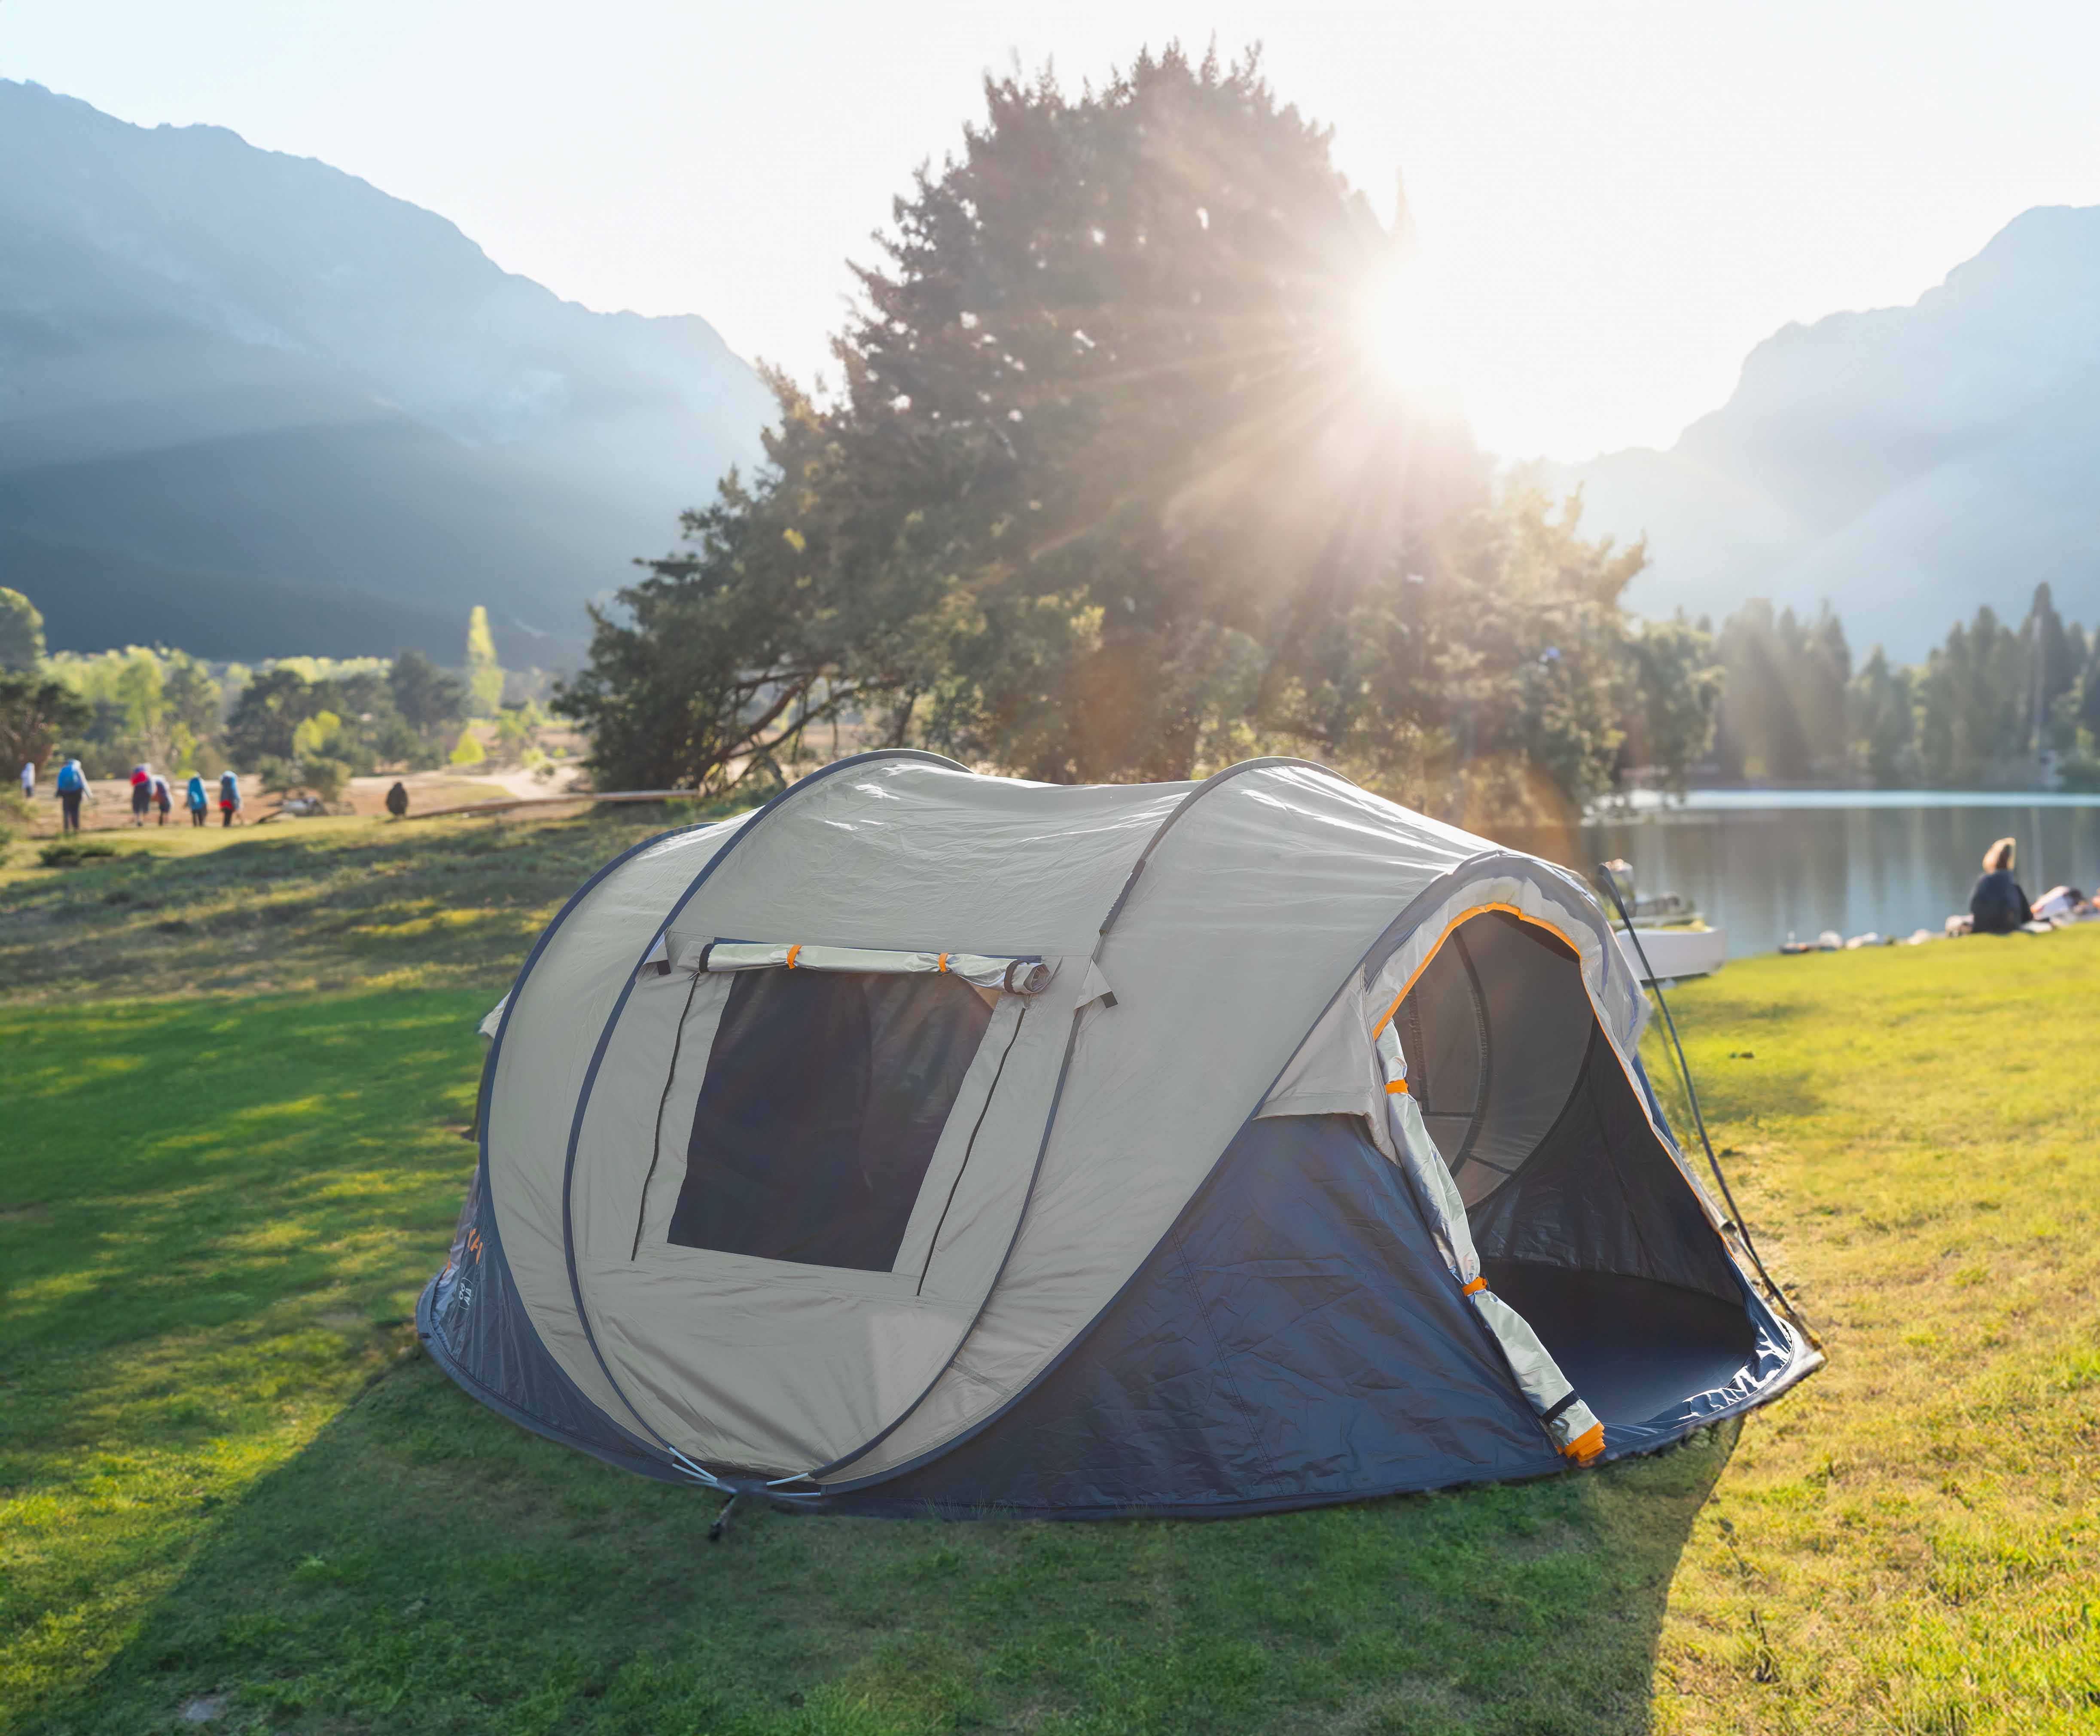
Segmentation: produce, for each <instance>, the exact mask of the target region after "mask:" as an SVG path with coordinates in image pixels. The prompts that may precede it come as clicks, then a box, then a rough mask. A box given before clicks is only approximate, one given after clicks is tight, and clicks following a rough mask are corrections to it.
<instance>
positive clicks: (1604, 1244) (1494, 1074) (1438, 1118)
mask: <svg viewBox="0 0 2100 1736" xmlns="http://www.w3.org/2000/svg"><path fill="white" fill-rule="evenodd" d="M1393 1025H1394V1028H1395V1030H1396V1032H1397V1033H1398V1036H1399V1037H1400V1041H1401V1049H1402V1052H1403V1054H1405V1058H1406V1067H1407V1086H1408V1089H1409V1091H1410V1093H1411V1094H1412V1095H1413V1097H1414V1101H1415V1103H1416V1105H1417V1107H1418V1108H1419V1109H1420V1111H1421V1113H1422V1117H1423V1124H1424V1126H1425V1127H1426V1128H1427V1130H1428V1131H1429V1133H1430V1135H1431V1137H1432V1140H1433V1141H1434V1142H1435V1144H1436V1148H1437V1150H1438V1152H1439V1153H1440V1155H1442V1156H1443V1158H1444V1160H1445V1164H1446V1166H1447V1167H1448V1168H1449V1170H1450V1172H1451V1176H1452V1179H1453V1181H1454V1183H1455V1184H1456V1186H1457V1188H1458V1194H1459V1196H1460V1198H1461V1199H1462V1201H1463V1203H1464V1206H1465V1210H1466V1216H1467V1223H1468V1226H1469V1227H1470V1230H1471V1235H1472V1239H1473V1243H1474V1246H1475V1248H1476V1249H1477V1251H1478V1252H1479V1256H1480V1262H1481V1269H1482V1271H1483V1273H1484V1274H1485V1275H1486V1277H1487V1278H1488V1279H1489V1283H1490V1284H1491V1285H1492V1287H1493V1292H1494V1293H1495V1294H1497V1295H1498V1296H1501V1297H1502V1298H1503V1299H1504V1300H1505V1301H1507V1302H1508V1303H1509V1304H1510V1305H1511V1306H1512V1307H1514V1308H1515V1309H1516V1310H1518V1312H1519V1313H1520V1314H1522V1315H1523V1317H1524V1319H1526V1320H1528V1321H1529V1322H1530V1323H1531V1324H1532V1326H1533V1329H1534V1330H1535V1331H1536V1332H1537V1335H1538V1336H1539V1338H1540V1340H1541V1341H1542V1342H1543V1343H1544V1345H1545V1346H1546V1349H1547V1350H1548V1351H1549V1352H1550V1353H1551V1354H1552V1356H1553V1358H1554V1360H1555V1362H1556V1363H1559V1364H1560V1368H1561V1370H1562V1372H1564V1374H1565V1375H1566V1376H1567V1377H1568V1380H1570V1381H1572V1382H1573V1384H1574V1385H1575V1386H1576V1388H1577V1390H1578V1391H1579V1392H1580V1393H1581V1394H1582V1398H1583V1399H1584V1401H1585V1402H1586V1403H1587V1404H1588V1405H1589V1406H1590V1408H1591V1409H1592V1410H1593V1411H1595V1413H1596V1414H1597V1416H1599V1418H1600V1419H1601V1420H1603V1421H1604V1423H1605V1424H1606V1425H1621V1426H1626V1425H1643V1424H1648V1423H1651V1422H1652V1421H1655V1420H1657V1419H1658V1418H1661V1417H1662V1416H1665V1415H1666V1414H1668V1413H1671V1412H1673V1411H1677V1410H1679V1409H1680V1408H1681V1407H1682V1406H1683V1404H1684V1403H1685V1402H1686V1401H1687V1399H1690V1398H1695V1397H1696V1395H1697V1394H1702V1393H1705V1392H1708V1391H1710V1390H1713V1389H1718V1388H1721V1387H1723V1386H1726V1385H1727V1384H1728V1383H1729V1382H1730V1381H1731V1380H1733V1379H1734V1378H1735V1377H1736V1376H1737V1375H1738V1373H1739V1372H1740V1371H1741V1370H1742V1369H1743V1368H1744V1367H1745V1364H1747V1363H1751V1362H1752V1361H1754V1358H1755V1356H1756V1354H1757V1349H1758V1332H1757V1329H1756V1326H1755V1324H1754V1321H1753V1319H1752V1318H1751V1315H1750V1314H1749V1311H1748V1307H1747V1303H1748V1300H1749V1297H1748V1292H1747V1290H1746V1288H1745V1285H1744V1283H1743V1282H1742V1280H1741V1279H1740V1276H1739V1275H1738V1274H1737V1272H1736V1267H1735V1265H1734V1262H1733V1261H1732V1260H1731V1259H1730V1258H1729V1257H1728V1254H1727V1250H1726V1249H1725V1248H1724V1247H1723V1244H1722V1242H1721V1239H1720V1237H1719V1236H1718V1234H1717V1233H1716V1232H1715V1230H1714V1227H1713V1226H1712V1224H1711V1222H1710V1220H1709V1219H1708V1218H1707V1217H1706V1214H1705V1211H1704V1209H1703V1208H1702V1207H1701V1203H1700V1201H1699V1200H1698V1199H1697V1198H1696V1195H1695V1194H1694V1193H1693V1191H1692V1186H1691V1185H1690V1184H1689V1183H1688V1182H1687V1181H1686V1180H1685V1178H1684V1176H1683V1173H1682V1171H1681V1170H1680V1169H1679V1168H1678V1165H1677V1164H1676V1161H1675V1160H1674V1158H1673V1157H1672V1155H1670V1152H1669V1151H1667V1150H1665V1147H1664V1146H1663V1145H1662V1142H1661V1139H1660V1137H1658V1136H1657V1133H1656V1130H1655V1128H1654V1126H1653V1125H1652V1123H1651V1122H1650V1121H1649V1120H1648V1115H1647V1112H1646V1110H1645V1107H1644V1106H1643V1102H1642V1100H1641V1098H1640V1097H1639V1094H1638V1092H1637V1090H1636V1088H1635V1084H1634V1083H1633V1081H1632V1080H1630V1078H1629V1076H1628V1074H1627V1070H1626V1067H1625V1066H1624V1065H1623V1064H1622V1063H1621V1061H1620V1059H1619V1057H1618V1055H1617V1052H1616V1051H1615V1050H1614V1049H1613V1048H1612V1044H1611V1042H1610V1040H1609V1039H1608V1037H1607V1036H1605V1034H1604V1031H1603V1030H1602V1029H1601V1028H1600V1027H1599V1025H1598V1023H1597V1019H1596V1015H1595V1010H1594V1009H1593V1008H1592V1007H1591V1005H1590V999H1589V996H1588V995H1587V993H1586V991H1585V989H1584V987H1583V982H1582V970H1581V965H1580V964H1579V962H1578V961H1577V956H1576V954H1575V952H1574V951H1573V948H1570V947H1569V946H1568V944H1567V943H1565V942H1564V941H1563V940H1562V939H1560V937H1559V936H1558V935H1557V934H1555V933H1554V932H1553V931H1552V930H1550V929H1547V928H1546V927H1543V926H1542V925H1540V924H1538V923H1537V922H1529V921H1521V920H1520V919H1518V918H1517V917H1515V916H1513V915H1511V914H1508V913H1506V912H1500V911H1484V912H1480V913H1479V914H1477V915H1476V916H1474V917H1469V918H1467V919H1466V920H1465V921H1462V922H1461V923H1459V924H1458V925H1457V926H1455V927H1454V928H1453V929H1452V930H1451V931H1450V933H1449V934H1448V935H1447V936H1446V937H1445V939H1444V941H1443V943H1442V944H1441V945H1440V947H1439V948H1437V950H1436V952H1434V953H1432V955H1431V956H1430V957H1429V959H1428V960H1427V962H1426V963H1425V964H1424V965H1423V966H1422V967H1421V969H1420V970H1419V971H1418V974H1417V976H1416V978H1415V980H1414V983H1413V984H1412V985H1411V986H1410V988H1409V990H1408V992H1407V994H1406V996H1405V998H1404V999H1403V1000H1402V1001H1401V1004H1400V1005H1399V1007H1398V1008H1397V1009H1396V1012H1395V1014H1394V1015H1393Z"/></svg>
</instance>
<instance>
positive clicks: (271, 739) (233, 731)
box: [226, 668, 322, 766]
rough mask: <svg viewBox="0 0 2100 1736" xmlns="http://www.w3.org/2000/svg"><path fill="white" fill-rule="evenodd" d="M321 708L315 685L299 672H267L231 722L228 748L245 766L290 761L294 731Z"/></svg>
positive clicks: (248, 690)
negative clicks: (276, 760)
mask: <svg viewBox="0 0 2100 1736" xmlns="http://www.w3.org/2000/svg"><path fill="white" fill-rule="evenodd" d="M320 709H322V707H321V703H320V696H319V695H317V694H316V693H315V691H314V686H313V683H312V682H309V681H308V680H307V678H306V677H305V676H303V675H302V674H299V672H298V670H297V669H282V668H279V669H265V670H264V671H263V672H262V674H259V675H258V676H256V677H255V678H254V680H253V681H251V682H249V683H248V685H247V687H245V689H244V690H243V691H242V692H241V695H240V700H239V702H238V703H237V704H236V705H235V706H234V708H233V715H232V717H230V718H227V723H226V742H227V748H228V749H229V750H230V751H231V752H232V754H233V756H234V758H235V759H236V761H237V762H239V763H240V764H243V765H251V766H252V765H256V764H258V763H259V762H261V761H262V760H263V759H265V758H271V759H286V760H288V759H289V758H292V757H293V746H292V735H293V731H294V730H296V729H297V728H298V726H299V725H300V724H301V723H302V722H305V721H306V720H307V718H310V717H311V716H312V715H313V714H314V713H315V712H316V711H319V710H320Z"/></svg>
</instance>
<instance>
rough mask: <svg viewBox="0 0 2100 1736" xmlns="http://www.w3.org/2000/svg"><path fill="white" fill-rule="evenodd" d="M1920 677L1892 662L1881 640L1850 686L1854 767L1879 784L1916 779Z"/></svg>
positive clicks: (1890, 786)
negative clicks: (1916, 677) (1897, 666)
mask: <svg viewBox="0 0 2100 1736" xmlns="http://www.w3.org/2000/svg"><path fill="white" fill-rule="evenodd" d="M1916 690H1917V683H1916V682H1915V680H1914V678H1913V672H1912V671H1911V670H1909V669H1896V668H1892V667H1891V666H1890V663H1889V660H1888V658H1887V656H1886V655H1885V654H1884V653H1883V652H1882V647H1880V646H1878V645H1877V646H1876V647H1874V649H1873V655H1872V656H1869V657H1868V659H1867V660H1866V663H1865V665H1864V666H1863V667H1862V668H1861V669H1860V673H1859V674H1856V675H1855V676H1854V677H1853V678H1852V681H1851V686H1850V687H1848V688H1847V690H1846V700H1845V704H1846V730H1847V732H1848V735H1849V742H1848V747H1849V752H1850V757H1851V762H1852V766H1853V769H1854V770H1855V771H1856V772H1858V773H1860V775H1863V776H1864V778H1865V779H1866V780H1867V782H1868V784H1870V785H1871V786H1872V787H1873V788H1876V789H1893V788H1898V787H1899V786H1900V785H1903V784H1909V783H1913V782H1915V781H1916V780H1917V773H1918V763H1917V691H1916Z"/></svg>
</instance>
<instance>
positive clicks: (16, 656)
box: [0, 585, 44, 674]
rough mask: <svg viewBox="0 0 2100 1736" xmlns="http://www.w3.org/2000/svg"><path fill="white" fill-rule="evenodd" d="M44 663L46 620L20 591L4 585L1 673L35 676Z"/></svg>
mask: <svg viewBox="0 0 2100 1736" xmlns="http://www.w3.org/2000/svg"><path fill="white" fill-rule="evenodd" d="M43 660H44V617H43V616H42V614H40V613H39V612H38V609H37V606H36V604H34V603H32V602H30V601H29V599H28V598H27V597H25V596H24V595H23V594H21V592H20V591H18V590H8V589H7V586H6V585H0V671H7V672H10V673H12V674H34V673H35V672H36V670H37V668H38V665H41V664H42V662H43Z"/></svg>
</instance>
